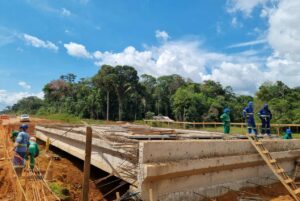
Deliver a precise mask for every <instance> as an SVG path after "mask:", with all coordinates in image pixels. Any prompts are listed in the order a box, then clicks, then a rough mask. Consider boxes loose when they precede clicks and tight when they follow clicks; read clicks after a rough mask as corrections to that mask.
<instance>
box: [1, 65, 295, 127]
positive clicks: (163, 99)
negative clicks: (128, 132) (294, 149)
mask: <svg viewBox="0 0 300 201" xmlns="http://www.w3.org/2000/svg"><path fill="white" fill-rule="evenodd" d="M43 92H44V99H43V100H41V99H39V98H37V97H27V98H24V99H22V100H20V101H19V102H18V103H16V104H14V105H13V106H12V107H9V108H7V112H15V113H29V114H54V113H66V114H72V115H75V116H78V117H80V118H92V119H110V120H137V119H143V118H151V117H152V116H153V115H159V114H161V115H165V116H169V117H170V118H173V119H175V120H180V121H219V117H220V115H221V113H222V112H223V109H224V108H226V107H228V108H230V110H231V119H232V120H233V121H235V122H242V121H243V117H242V110H243V108H244V107H245V106H246V105H247V103H248V102H249V101H254V104H255V110H256V111H258V110H259V109H260V108H261V107H262V106H263V104H264V103H268V104H269V106H270V109H271V110H272V112H273V114H274V119H273V122H278V123H300V103H299V101H297V100H299V98H300V88H299V87H296V88H290V87H288V86H287V85H285V84H284V83H283V82H281V81H277V82H275V83H272V82H266V83H264V84H262V85H261V86H260V87H259V89H258V91H257V92H256V94H255V95H254V96H253V97H252V96H245V95H237V94H235V93H234V92H233V90H232V88H231V87H230V86H222V85H221V84H220V83H219V82H215V81H212V80H207V81H204V82H203V83H194V82H193V81H192V80H190V79H185V78H183V77H181V76H180V75H177V74H173V75H165V76H161V77H157V78H155V77H153V76H151V75H147V74H143V75H141V76H138V73H137V71H136V70H135V68H134V67H131V66H115V67H113V66H109V65H103V66H102V67H101V68H100V70H99V71H98V73H97V74H95V75H94V76H92V77H91V78H81V79H77V76H76V75H74V74H72V73H70V74H67V75H61V76H60V77H59V78H58V79H55V80H52V81H51V82H49V83H47V84H45V86H44V88H43Z"/></svg>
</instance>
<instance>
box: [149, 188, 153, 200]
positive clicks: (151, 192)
mask: <svg viewBox="0 0 300 201" xmlns="http://www.w3.org/2000/svg"><path fill="white" fill-rule="evenodd" d="M149 201H154V199H153V191H152V188H150V189H149Z"/></svg>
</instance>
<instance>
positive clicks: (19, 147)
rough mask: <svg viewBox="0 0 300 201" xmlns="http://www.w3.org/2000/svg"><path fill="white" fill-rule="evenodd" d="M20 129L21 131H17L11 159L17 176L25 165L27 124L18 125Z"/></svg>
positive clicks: (27, 139)
mask: <svg viewBox="0 0 300 201" xmlns="http://www.w3.org/2000/svg"><path fill="white" fill-rule="evenodd" d="M20 130H21V132H19V133H18V136H17V138H16V142H15V146H14V151H15V155H14V159H13V164H14V168H15V170H16V172H17V174H18V176H21V174H22V171H23V168H24V165H25V157H26V154H27V150H28V146H29V134H28V133H27V130H28V125H27V124H22V125H21V126H20Z"/></svg>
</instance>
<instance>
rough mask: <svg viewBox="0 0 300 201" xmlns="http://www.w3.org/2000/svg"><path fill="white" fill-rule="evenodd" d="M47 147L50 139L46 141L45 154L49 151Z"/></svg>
mask: <svg viewBox="0 0 300 201" xmlns="http://www.w3.org/2000/svg"><path fill="white" fill-rule="evenodd" d="M49 146H50V138H49V137H48V138H47V140H46V147H45V151H46V153H47V152H48V151H49Z"/></svg>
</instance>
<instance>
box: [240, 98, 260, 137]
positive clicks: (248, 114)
mask: <svg viewBox="0 0 300 201" xmlns="http://www.w3.org/2000/svg"><path fill="white" fill-rule="evenodd" d="M243 116H244V118H245V119H246V121H247V125H248V134H251V133H252V131H254V134H255V135H257V129H256V125H255V120H254V109H253V102H252V101H250V102H249V103H248V105H247V107H245V108H244V110H243Z"/></svg>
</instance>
